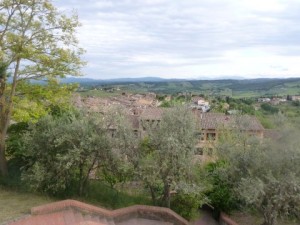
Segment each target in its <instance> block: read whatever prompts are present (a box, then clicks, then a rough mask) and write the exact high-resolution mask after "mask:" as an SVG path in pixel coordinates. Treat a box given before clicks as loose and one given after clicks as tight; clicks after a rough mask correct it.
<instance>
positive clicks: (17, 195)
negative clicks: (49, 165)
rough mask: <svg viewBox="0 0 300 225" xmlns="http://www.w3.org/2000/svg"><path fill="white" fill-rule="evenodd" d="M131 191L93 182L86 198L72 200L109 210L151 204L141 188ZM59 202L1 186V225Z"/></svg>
mask: <svg viewBox="0 0 300 225" xmlns="http://www.w3.org/2000/svg"><path fill="white" fill-rule="evenodd" d="M131 191H132V193H127V192H121V191H117V190H115V189H111V188H110V187H109V186H107V185H105V184H103V183H101V182H99V181H93V182H91V184H90V186H89V188H88V190H87V192H86V195H85V196H84V197H71V198H72V199H76V200H78V201H82V202H86V203H89V204H93V205H96V206H99V207H104V208H107V209H117V208H122V207H127V206H130V205H137V204H140V205H150V204H151V201H150V199H149V197H148V195H147V194H145V193H143V192H142V191H141V189H140V188H137V190H131ZM133 193H134V194H133ZM59 200H61V199H56V198H51V197H47V196H45V195H40V194H34V193H28V192H24V191H20V190H18V191H17V190H9V189H8V188H7V187H1V186H0V223H1V222H2V221H8V220H12V219H15V218H18V217H22V216H24V215H28V214H30V209H31V208H32V207H35V206H39V205H43V204H47V203H50V202H54V201H59Z"/></svg>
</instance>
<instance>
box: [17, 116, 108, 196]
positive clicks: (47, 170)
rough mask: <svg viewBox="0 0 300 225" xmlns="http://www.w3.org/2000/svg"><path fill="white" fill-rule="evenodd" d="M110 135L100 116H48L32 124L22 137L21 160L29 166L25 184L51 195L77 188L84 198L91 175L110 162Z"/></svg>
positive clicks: (26, 171)
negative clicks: (107, 161)
mask: <svg viewBox="0 0 300 225" xmlns="http://www.w3.org/2000/svg"><path fill="white" fill-rule="evenodd" d="M107 135H108V133H107V130H106V127H105V124H104V122H103V119H102V118H101V117H99V116H98V115H84V114H82V113H69V114H64V115H62V116H61V117H53V116H46V117H44V118H42V119H40V121H39V122H37V123H34V124H30V126H29V128H28V131H27V132H25V133H24V135H23V137H22V140H23V143H22V145H23V150H22V156H21V157H24V158H26V160H25V161H26V162H27V164H26V165H25V166H24V167H23V173H22V178H23V181H25V182H26V183H28V184H29V186H30V187H31V188H33V189H35V190H39V191H42V192H47V193H50V194H59V193H65V192H66V191H70V190H71V189H72V188H74V187H76V190H75V191H76V192H77V193H78V194H79V195H82V194H83V193H84V189H85V187H86V185H87V184H88V181H89V178H90V177H89V176H90V174H91V172H92V171H95V170H96V169H97V167H99V165H101V164H102V163H103V161H106V160H107V158H111V156H110V154H112V153H111V148H110V144H109V142H108V138H107ZM19 157H20V156H19ZM73 191H74V190H73Z"/></svg>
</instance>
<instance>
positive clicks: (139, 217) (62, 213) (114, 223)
mask: <svg viewBox="0 0 300 225" xmlns="http://www.w3.org/2000/svg"><path fill="white" fill-rule="evenodd" d="M129 224H139V225H154V224H155V225H172V224H173V225H188V222H187V221H186V220H185V219H183V218H182V217H180V216H179V215H177V214H176V213H175V212H173V211H172V210H170V209H167V208H162V207H154V206H143V205H135V206H131V207H127V208H122V209H117V210H112V211H110V210H106V209H103V208H99V207H96V206H92V205H88V204H85V203H82V202H78V201H75V200H65V201H60V202H55V203H50V204H47V205H43V206H39V207H35V208H32V209H31V215H30V216H29V217H26V218H23V219H20V220H18V221H15V222H10V223H7V225H129Z"/></svg>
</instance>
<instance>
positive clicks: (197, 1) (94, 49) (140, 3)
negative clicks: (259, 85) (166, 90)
mask: <svg viewBox="0 0 300 225" xmlns="http://www.w3.org/2000/svg"><path fill="white" fill-rule="evenodd" d="M53 4H54V5H55V6H56V7H57V8H58V9H59V10H60V11H62V12H65V13H68V12H70V11H71V10H72V9H74V10H75V11H77V13H78V16H79V20H80V22H81V24H82V26H81V27H80V28H79V29H78V31H77V36H78V39H79V41H80V46H81V47H83V48H84V49H85V50H86V53H85V55H84V57H83V59H84V60H85V61H87V66H85V68H84V69H83V72H84V74H85V76H86V77H89V78H95V79H112V78H125V77H126V78H127V77H132V78H135V77H149V76H151V77H162V78H182V79H207V78H209V79H217V78H220V77H244V78H271V77H275V78H279V77H300V13H299V12H300V0H54V1H53Z"/></svg>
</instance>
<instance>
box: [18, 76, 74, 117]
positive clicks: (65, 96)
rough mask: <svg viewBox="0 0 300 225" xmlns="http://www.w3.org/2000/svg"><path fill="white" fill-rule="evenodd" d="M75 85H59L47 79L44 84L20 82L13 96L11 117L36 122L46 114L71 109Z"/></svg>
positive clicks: (61, 112) (55, 113)
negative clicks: (13, 104) (13, 105)
mask: <svg viewBox="0 0 300 225" xmlns="http://www.w3.org/2000/svg"><path fill="white" fill-rule="evenodd" d="M76 88H77V85H73V84H71V85H61V84H59V83H57V81H56V80H49V81H47V83H46V84H45V85H41V84H31V83H29V82H20V83H19V88H18V91H17V93H16V96H15V97H14V103H15V108H14V111H13V115H12V116H13V119H14V120H15V121H17V122H29V121H30V122H37V121H38V119H39V118H40V117H43V116H45V115H47V114H52V115H60V114H63V113H64V112H67V111H69V110H71V109H72V105H71V96H72V93H73V92H74V91H75V90H76Z"/></svg>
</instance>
